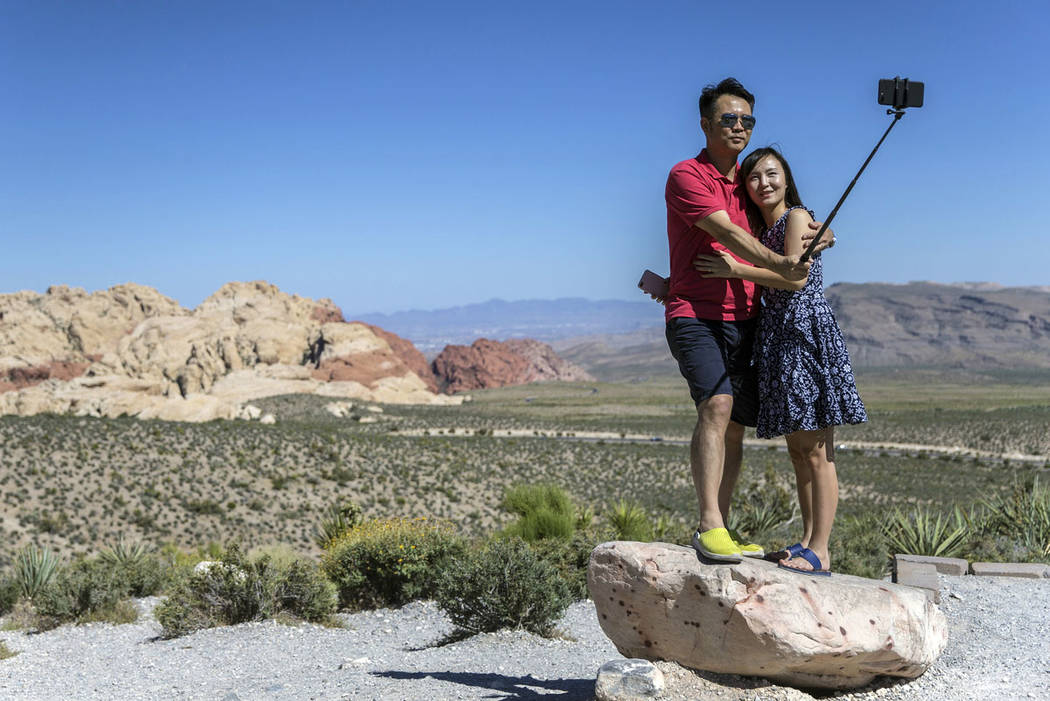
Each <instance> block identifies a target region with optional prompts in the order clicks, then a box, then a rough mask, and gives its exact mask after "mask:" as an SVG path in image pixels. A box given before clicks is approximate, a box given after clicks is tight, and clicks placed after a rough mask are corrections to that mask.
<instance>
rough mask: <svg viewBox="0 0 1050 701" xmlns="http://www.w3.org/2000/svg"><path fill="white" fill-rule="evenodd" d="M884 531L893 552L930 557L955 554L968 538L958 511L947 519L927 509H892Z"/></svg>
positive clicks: (963, 519)
mask: <svg viewBox="0 0 1050 701" xmlns="http://www.w3.org/2000/svg"><path fill="white" fill-rule="evenodd" d="M885 530H886V540H887V543H888V544H889V546H890V549H891V550H892V551H893V552H894V553H907V554H910V555H932V556H934V557H954V556H956V555H958V554H959V553H961V552H962V550H963V548H965V547H966V544H967V542H968V541H969V540H970V539H971V536H972V533H971V531H970V528H969V526H968V525H967V523H966V519H965V518H964V517H963V514H962V512H961V511H959V509H958V508H956V509H955V511H954V512H953V514H952V516H950V517H946V516H944V515H943V514H940V513H935V512H933V511H931V510H930V509H927V508H918V507H916V508H913V509H911V510H909V511H902V510H901V509H894V510H893V512H892V513H891V514H890V517H889V520H888V521H887V522H886V526H885Z"/></svg>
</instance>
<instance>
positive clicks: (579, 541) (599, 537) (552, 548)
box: [529, 526, 614, 601]
mask: <svg viewBox="0 0 1050 701" xmlns="http://www.w3.org/2000/svg"><path fill="white" fill-rule="evenodd" d="M613 539H614V535H613V533H612V532H611V531H609V530H603V529H599V528H596V527H594V526H592V527H590V528H587V529H584V530H578V531H576V532H575V533H573V535H572V537H571V538H569V539H568V540H560V539H557V538H548V539H546V540H538V541H536V542H535V543H529V547H530V548H532V550H533V552H535V553H536V555H538V556H539V557H540V558H541V559H542V560H544V561H546V562H547V563H549V564H550V565H551V566H552V567H553V568H554V570H555V572H557V573H558V576H559V577H561V579H562V581H563V582H565V585H566V586H567V587H568V592H569V595H570V596H571V597H572V598H573V599H574V600H577V601H578V600H581V599H586V598H588V596H589V593H588V591H587V565H588V563H589V562H590V558H591V551H593V550H594V548H595V547H596V546H597V545H598V544H599V543H604V542H606V541H608V540H613Z"/></svg>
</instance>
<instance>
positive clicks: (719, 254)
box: [693, 251, 736, 278]
mask: <svg viewBox="0 0 1050 701" xmlns="http://www.w3.org/2000/svg"><path fill="white" fill-rule="evenodd" d="M735 265H736V259H735V258H733V256H731V255H729V252H728V251H715V254H714V255H711V256H697V257H696V258H695V259H693V267H694V268H696V270H697V272H699V273H700V277H722V278H729V277H736V269H735V267H734V266H735Z"/></svg>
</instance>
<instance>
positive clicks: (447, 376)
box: [431, 338, 594, 394]
mask: <svg viewBox="0 0 1050 701" xmlns="http://www.w3.org/2000/svg"><path fill="white" fill-rule="evenodd" d="M431 367H432V368H433V371H434V375H435V376H436V378H437V381H438V384H439V386H440V387H441V389H442V391H444V392H448V393H450V394H451V393H454V392H466V391H470V390H475V389H488V388H491V387H506V386H508V385H520V384H525V383H527V382H537V381H548V380H562V381H591V380H593V379H594V378H592V377H591V376H590V375H588V374H587V372H585V371H584V370H582V369H581V368H579V367H577V366H576V365H573V364H572V363H569V362H567V361H565V360H563V359H562V358H560V357H559V356H558V354H557V353H555V352H554V349H553V348H551V347H550V346H549V345H547V344H546V343H541V342H539V341H535V340H532V339H513V340H510V341H505V342H500V341H491V340H489V339H487V338H479V339H478V340H476V341H474V343H473V344H471V345H469V346H454V345H449V346H445V350H443V351H441V353H440V354H439V355H438V356H437V357H436V358H435V359H434V362H433V363H432V364H431Z"/></svg>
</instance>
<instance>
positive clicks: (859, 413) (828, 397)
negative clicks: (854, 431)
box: [752, 207, 868, 438]
mask: <svg viewBox="0 0 1050 701" xmlns="http://www.w3.org/2000/svg"><path fill="white" fill-rule="evenodd" d="M791 209H797V207H792V208H791ZM790 211H791V210H790V209H789V210H788V212H790ZM810 214H812V212H811V213H810ZM787 218H788V213H787V212H785V213H784V214H783V216H781V217H780V219H778V220H777V221H776V223H775V224H773V226H771V227H770V228H769V229H767V230H766V232H765V233H764V234H762V236H761V240H762V243H763V244H764V245H765V246H766V247H767V248H769V249H770V250H772V251H774V252H776V253H780V254H783V253H784V233H785V230H786V229H787ZM752 362H753V363H754V364H756V365H757V366H758V387H759V409H758V429H757V431H758V437H759V438H773V437H775V436H783V435H787V434H789V433H793V432H795V431H801V430H815V429H819V428H825V427H827V426H841V425H843V424H858V423H862V422H864V421H867V420H868V415H867V412H866V411H865V410H864V403H863V402H861V399H860V395H859V394H858V393H857V383H856V380H855V378H854V377H853V367H852V366H851V365H850V360H849V352H848V351H847V350H846V342H845V340H843V338H842V332H841V331H840V330H839V326H838V324H837V323H836V322H835V315H834V313H832V311H831V305H829V304H828V300H827V298H825V297H824V272H823V263H822V261H821V258H820V254H819V253H818V254H817V255H816V256H814V257H813V264H812V265H811V266H810V269H809V280H808V281H807V282H806V286H805V287H803V288H802V289H801V290H798V291H792V290H778V289H773V288H768V287H765V288H763V289H762V313H761V314H760V315H759V321H758V336H757V339H756V341H755V355H754V358H753V361H752Z"/></svg>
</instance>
